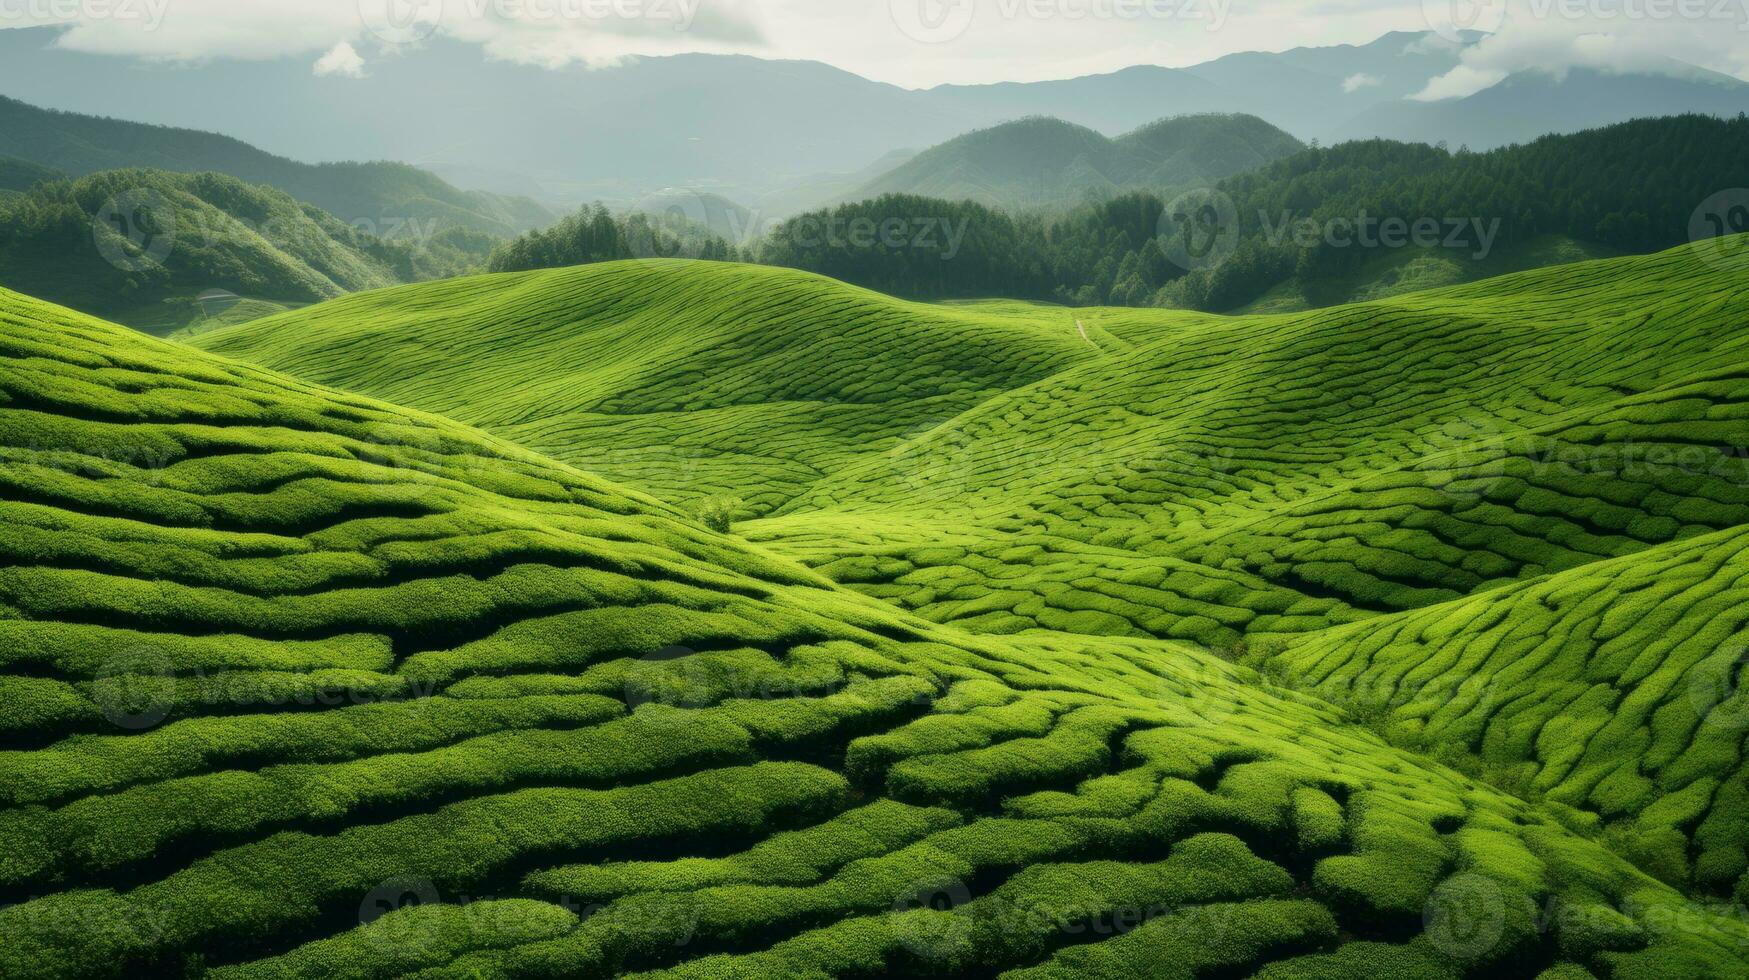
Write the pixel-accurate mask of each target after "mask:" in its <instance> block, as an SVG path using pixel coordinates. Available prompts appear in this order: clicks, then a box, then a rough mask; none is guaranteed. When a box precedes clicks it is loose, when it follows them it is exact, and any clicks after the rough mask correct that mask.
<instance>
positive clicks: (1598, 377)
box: [196, 239, 1749, 645]
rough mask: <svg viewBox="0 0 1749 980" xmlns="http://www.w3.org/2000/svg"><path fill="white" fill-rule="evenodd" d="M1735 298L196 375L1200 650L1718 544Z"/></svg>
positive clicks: (702, 301)
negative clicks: (571, 472)
mask: <svg viewBox="0 0 1749 980" xmlns="http://www.w3.org/2000/svg"><path fill="white" fill-rule="evenodd" d="M1728 241H1731V242H1735V241H1742V240H1741V239H1736V240H1728ZM1721 248H1722V249H1725V251H1722V252H1721V251H1719V249H1721ZM1746 261H1749V254H1745V252H1744V250H1743V249H1740V248H1737V247H1735V246H1733V245H1729V244H1726V245H1715V246H1712V247H1709V250H1707V251H1704V252H1702V251H1696V250H1694V249H1678V250H1676V251H1672V252H1668V253H1664V254H1662V255H1659V256H1652V257H1641V258H1628V259H1617V260H1608V261H1600V262H1592V263H1585V264H1581V265H1575V266H1567V267H1561V268H1559V269H1554V270H1539V271H1534V272H1528V273H1523V274H1519V275H1514V276H1507V277H1502V278H1498V279H1493V280H1488V281H1485V282H1482V283H1476V284H1471V285H1467V286H1461V287H1456V288H1452V289H1447V290H1441V291H1435V292H1429V293H1420V294H1414V295H1410V296H1403V297H1397V298H1393V299H1390V300H1386V301H1381V302H1377V303H1371V304H1362V305H1356V306H1348V307H1339V308H1333V309H1329V310H1320V311H1313V312H1308V313H1299V314H1293V315H1287V316H1276V317H1235V318H1227V317H1216V316H1207V315H1201V314H1192V313H1181V312H1169V311H1138V310H1099V311H1093V312H1091V313H1087V312H1085V311H1068V310H1063V309H1060V308H1054V307H1046V306H1030V305H1023V304H971V305H960V306H924V305H917V304H908V303H900V302H897V301H893V300H889V299H885V298H883V297H878V296H876V295H875V294H871V293H867V292H863V291H860V290H853V289H850V288H848V287H844V286H842V285H839V284H834V283H831V282H830V281H829V280H823V279H818V278H815V277H809V276H805V275H802V274H798V273H792V272H783V271H780V270H770V269H747V268H743V267H735V266H721V265H697V264H694V265H687V264H682V263H671V264H662V263H646V264H638V265H626V264H616V265H605V266H597V267H590V268H586V269H572V270H558V271H554V272H550V273H542V274H539V275H538V276H533V277H519V278H495V277H487V278H481V279H475V280H464V281H461V282H456V283H445V284H437V285H435V286H422V287H416V288H412V289H406V290H395V291H387V292H381V293H375V294H370V295H365V296H357V297H351V298H349V299H346V300H343V301H341V302H338V303H332V304H326V305H323V306H320V307H316V308H314V309H312V310H307V311H300V312H294V313H291V314H287V315H285V316H281V317H277V318H273V319H269V320H265V321H260V322H258V323H252V324H246V325H243V326H240V327H237V328H232V329H229V330H223V331H218V332H214V333H211V334H208V335H205V336H203V337H201V338H199V339H198V340H197V341H196V342H197V343H199V344H201V345H202V346H205V347H208V348H209V349H212V350H216V351H219V352H222V353H226V354H230V355H234V356H238V357H242V358H245V359H249V360H253V361H258V362H260V363H264V364H267V365H270V366H273V367H275V368H277V369H281V370H286V371H289V372H292V373H294V374H298V375H300V376H303V377H308V378H311V379H313V380H318V381H322V382H325V383H332V384H338V385H342V386H345V387H347V388H350V389H353V390H358V391H363V392H367V393H369V394H372V395H375V396H379V397H386V398H391V399H396V400H402V401H406V402H409V403H412V404H417V405H419V406H420V407H422V408H426V409H429V410H434V411H440V412H444V413H446V414H451V415H454V416H456V417H459V418H463V419H465V420H467V421H469V422H471V423H475V424H479V425H483V426H486V427H488V428H490V429H493V430H495V431H497V432H498V433H499V434H501V435H504V436H506V437H509V438H514V439H516V440H517V441H519V442H522V443H524V444H527V445H534V446H538V447H541V448H542V449H544V450H547V451H549V452H550V453H551V454H553V455H556V456H559V457H561V458H565V459H568V460H570V461H573V462H577V463H579V464H580V465H584V466H585V467H586V468H590V469H593V470H599V471H602V472H606V473H609V474H611V475H613V476H615V477H617V478H619V479H622V480H626V481H628V482H632V483H634V484H637V485H640V486H642V487H643V488H645V489H648V490H650V491H651V492H653V493H655V494H657V495H658V496H661V497H663V498H664V499H670V500H676V501H681V502H684V501H686V500H687V499H690V498H696V497H698V496H702V495H708V494H730V495H734V496H739V497H742V498H744V499H746V500H748V501H749V502H750V503H751V507H750V509H751V510H752V511H753V512H754V513H758V514H762V515H764V516H765V517H766V519H764V520H760V521H757V522H755V523H750V524H746V525H744V526H743V528H742V530H743V532H744V533H745V534H747V535H749V536H751V537H753V538H754V539H756V540H759V541H762V542H766V543H768V544H770V545H771V546H773V547H776V548H778V549H779V550H782V551H785V552H786V553H789V554H791V555H793V556H795V557H799V558H801V559H803V560H804V561H805V562H807V563H808V564H810V565H813V566H815V567H817V568H819V569H821V570H823V571H825V572H826V573H827V574H829V575H831V576H832V577H833V578H835V579H837V580H839V581H841V582H846V583H850V584H854V585H856V586H857V587H858V588H860V589H862V590H864V591H867V592H871V593H874V594H877V595H880V596H882V597H884V598H889V599H894V600H897V601H900V602H902V603H903V604H905V605H907V606H908V607H911V608H913V609H916V610H918V611H920V612H922V613H923V614H924V615H925V616H927V617H929V618H931V619H936V620H939V621H952V622H960V623H962V624H965V625H970V626H972V627H974V628H976V629H979V630H980V631H985V632H1011V631H1014V630H1018V629H1026V628H1032V627H1035V626H1043V627H1046V628H1051V629H1068V630H1072V631H1075V632H1083V633H1103V634H1112V635H1136V636H1146V635H1152V636H1176V637H1182V638H1186V639H1194V640H1197V641H1199V642H1202V643H1205V644H1209V645H1218V644H1225V643H1230V642H1232V641H1234V640H1235V639H1237V637H1238V636H1239V635H1240V634H1244V633H1254V634H1285V633H1297V632H1303V631H1305V630H1309V629H1321V628H1323V627H1325V626H1329V625H1332V624H1337V623H1343V622H1349V621H1353V620H1355V619H1360V618H1365V617H1367V616H1371V615H1376V614H1382V613H1389V612H1393V611H1398V610H1404V609H1411V608H1418V607H1422V606H1426V605H1429V604H1432V603H1437V602H1443V601H1447V600H1451V599H1455V598H1458V597H1460V596H1464V595H1469V594H1471V593H1474V592H1476V591H1478V590H1482V589H1486V588H1489V587H1491V586H1494V585H1499V584H1503V583H1505V582H1509V581H1514V580H1518V579H1523V578H1530V577H1534V576H1537V575H1540V574H1543V573H1545V572H1551V571H1559V570H1563V569H1569V568H1574V567H1578V566H1580V565H1583V564H1585V563H1587V562H1591V561H1595V560H1597V559H1600V558H1606V557H1613V556H1618V555H1623V554H1628V553H1631V552H1634V551H1636V550H1639V549H1642V548H1646V547H1649V546H1652V545H1656V544H1660V543H1665V542H1669V541H1673V540H1679V539H1682V538H1686V537H1690V536H1693V535H1696V534H1704V533H1709V532H1712V531H1716V530H1720V529H1724V528H1728V527H1732V526H1735V525H1737V524H1739V523H1743V522H1745V521H1746V520H1749V498H1746V497H1745V492H1744V489H1743V484H1744V481H1745V479H1746V478H1749V459H1746V455H1749V454H1746V453H1745V452H1740V451H1738V450H1737V448H1736V447H1741V446H1745V445H1749V432H1746V431H1744V429H1743V426H1742V424H1741V423H1738V422H1735V421H1733V419H1734V418H1735V415H1734V412H1733V409H1731V407H1730V406H1731V405H1732V404H1734V402H1735V401H1736V400H1737V395H1736V391H1737V388H1738V387H1739V385H1738V383H1737V382H1735V381H1733V380H1732V378H1733V377H1734V375H1732V374H1731V373H1730V372H1731V371H1732V370H1733V369H1734V367H1735V366H1736V365H1738V364H1739V363H1740V359H1739V356H1738V355H1737V353H1736V351H1737V350H1738V349H1739V348H1740V347H1741V346H1742V344H1743V336H1742V332H1741V326H1740V325H1741V323H1742V322H1743V320H1744V318H1745V315H1746V314H1749V296H1745V294H1744V293H1743V292H1742V291H1741V290H1740V289H1737V288H1736V286H1735V283H1736V282H1737V278H1738V276H1739V275H1740V274H1741V271H1742V269H1743V267H1744V264H1745V262H1746ZM774 311H775V312H774ZM1720 372H1723V373H1720ZM512 378H515V379H517V383H516V384H514V385H512V384H511V383H510V381H511V379H512ZM1703 379H1706V380H1705V383H1704V384H1703V386H1702V387H1700V388H1694V387H1691V385H1692V384H1693V383H1698V382H1702V381H1703ZM1576 467H1582V468H1586V469H1587V472H1584V473H1580V474H1576V473H1574V472H1572V471H1573V470H1574V469H1575V468H1576Z"/></svg>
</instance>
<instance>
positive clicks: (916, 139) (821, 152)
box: [0, 28, 1749, 218]
mask: <svg viewBox="0 0 1749 980" xmlns="http://www.w3.org/2000/svg"><path fill="white" fill-rule="evenodd" d="M57 36H58V33H57V30H56V29H53V28H33V29H15V30H5V31H0V91H4V92H6V93H7V94H8V95H11V96H13V97H16V98H20V99H23V100H25V101H27V102H31V103H33V104H36V105H43V106H50V107H54V108H59V109H67V110H72V111H77V112H84V113H100V114H105V115H113V116H118V117H122V118H127V119H135V120H139V121H142V122H150V123H157V124H164V125H172V126H178V127H185V128H194V129H199V130H211V131H218V132H223V133H227V134H229V135H232V136H235V137H237V138H239V139H242V140H245V141H247V142H249V143H250V144H252V145H254V146H259V147H261V148H262V149H264V150H266V151H267V152H269V153H274V154H280V155H283V156H287V157H293V158H296V159H299V160H308V161H339V160H358V159H396V160H402V161H405V162H407V163H410V164H414V165H416V166H419V167H422V168H425V169H428V170H431V171H433V172H435V173H437V174H439V175H440V176H445V177H447V178H449V179H451V180H454V181H465V182H467V183H469V184H470V185H474V186H488V187H491V188H493V189H494V190H496V191H499V192H509V193H516V194H530V195H534V196H536V197H537V198H538V199H540V200H541V201H542V202H543V203H547V204H550V205H556V206H560V207H564V208H569V207H572V206H574V205H576V204H578V203H582V202H585V201H590V200H597V199H599V200H603V201H605V202H607V203H609V204H611V205H615V206H620V207H624V206H629V205H632V204H635V203H636V202H637V201H638V200H639V199H641V198H642V197H644V196H646V195H648V194H651V193H654V192H656V191H660V190H663V189H665V188H676V187H678V188H685V189H688V190H692V191H697V192H701V193H714V194H721V195H723V196H725V197H728V198H730V199H733V200H735V201H739V202H741V203H743V204H746V205H748V206H752V207H755V209H756V210H761V211H762V212H764V213H765V216H766V217H767V218H770V217H774V216H777V215H779V214H782V213H784V212H785V211H786V210H787V209H790V208H794V207H800V206H808V205H809V204H810V203H817V202H818V201H821V200H830V199H831V197H830V196H827V197H824V198H821V197H814V198H813V199H812V201H810V199H809V198H808V197H807V196H805V195H804V196H801V197H791V196H787V195H785V194H784V193H783V192H784V189H785V188H789V187H795V186H812V187H815V188H820V187H822V185H826V186H830V185H831V184H832V183H833V178H831V177H823V176H822V175H844V174H853V173H856V172H857V171H861V170H864V169H866V168H868V167H869V165H870V163H871V161H874V160H877V159H878V158H880V157H882V156H884V155H886V154H889V153H891V152H893V151H894V150H896V149H898V148H901V147H922V146H933V145H935V144H938V143H942V142H945V141H947V140H950V139H952V138H954V137H956V136H960V135H962V134H965V133H968V132H970V131H973V130H977V129H984V128H988V127H991V126H994V125H997V124H1000V123H1003V122H1008V121H1012V120H1015V119H1019V118H1024V117H1028V116H1036V115H1048V116H1051V117H1054V118H1058V119H1062V120H1064V121H1066V122H1070V123H1074V124H1076V125H1079V126H1083V127H1086V128H1089V129H1092V130H1094V131H1096V132H1099V133H1101V134H1104V135H1106V136H1113V137H1115V136H1117V135H1118V134H1121V133H1127V132H1130V131H1132V130H1134V129H1136V128H1137V127H1139V126H1142V125H1145V124H1146V123H1148V122H1149V121H1151V120H1154V119H1158V118H1160V117H1161V116H1163V115H1171V114H1188V113H1203V112H1220V113H1247V114H1250V115H1255V116H1258V117H1259V118H1261V119H1264V120H1266V121H1267V122H1269V123H1270V124H1272V125H1275V126H1278V127H1280V128H1281V129H1283V130H1285V131H1286V132H1288V133H1291V134H1292V135H1293V136H1295V137H1297V138H1299V139H1301V140H1307V141H1309V140H1311V139H1319V140H1322V141H1324V142H1331V141H1333V140H1335V139H1337V138H1354V137H1367V136H1384V137H1390V138H1398V139H1426V138H1429V137H1430V136H1431V137H1432V138H1434V139H1447V140H1450V141H1454V143H1468V144H1469V145H1470V146H1471V147H1472V148H1474V149H1478V150H1480V149H1485V148H1489V147H1493V146H1498V145H1503V144H1506V143H1510V142H1515V141H1522V140H1524V139H1527V138H1530V137H1534V136H1536V135H1539V134H1540V133H1542V132H1545V131H1561V132H1570V131H1574V130H1577V129H1580V128H1583V127H1586V126H1594V125H1602V124H1605V123H1609V122H1615V121H1621V120H1626V119H1630V118H1635V117H1639V116H1645V115H1666V114H1674V113H1679V112H1685V111H1701V112H1708V113H1714V114H1724V115H1735V114H1736V112H1738V111H1742V110H1743V109H1749V86H1745V85H1744V84H1743V83H1739V82H1735V81H1734V80H1726V81H1720V79H1721V78H1723V76H1711V77H1708V76H1707V75H1706V74H1705V73H1701V72H1700V71H1699V70H1698V69H1695V70H1693V71H1689V70H1688V69H1687V68H1684V67H1682V66H1676V70H1679V71H1683V72H1684V73H1685V77H1680V78H1679V77H1672V76H1668V75H1657V76H1646V75H1623V76H1602V75H1598V74H1597V73H1588V72H1577V71H1576V72H1572V73H1569V74H1568V75H1566V76H1565V78H1564V80H1559V81H1557V80H1556V79H1555V78H1554V77H1553V76H1549V75H1540V76H1529V77H1528V78H1527V79H1521V80H1519V81H1518V82H1517V84H1516V86H1514V87H1508V88H1500V87H1497V88H1496V89H1493V90H1489V91H1487V92H1483V93H1479V94H1477V95H1475V96H1472V97H1470V98H1468V99H1458V100H1451V101H1448V102H1433V103H1427V102H1414V101H1409V100H1408V99H1407V97H1408V96H1409V95H1412V94H1414V93H1415V92H1418V91H1420V90H1421V89H1422V88H1424V87H1425V85H1426V84H1427V82H1428V81H1429V80H1431V79H1433V78H1435V77H1437V76H1439V75H1441V74H1443V73H1444V72H1446V71H1448V70H1450V69H1451V68H1452V67H1453V66H1455V65H1456V64H1458V57H1459V54H1460V52H1461V48H1462V44H1461V43H1452V42H1446V41H1444V40H1442V39H1440V38H1438V36H1437V35H1433V34H1410V33H1393V34H1386V35H1384V36H1382V37H1380V38H1378V39H1377V40H1375V41H1372V42H1370V43H1368V44H1363V45H1339V46H1332V47H1320V48H1298V49H1293V50H1290V51H1284V52H1279V53H1255V52H1254V53H1244V54H1234V55H1229V56H1227V57H1224V58H1219V59H1216V60H1214V61H1210V62H1207V63H1204V64H1201V65H1195V66H1191V67H1187V68H1162V67H1155V66H1137V67H1132V68H1128V69H1124V70H1122V71H1117V72H1112V73H1108V74H1102V75H1091V76H1085V77H1080V78H1072V79H1063V80H1058V81H1043V82H1025V83H1022V82H1010V83H1001V84H989V85H943V86H938V87H936V88H932V89H927V90H920V91H919V90H909V89H904V88H900V87H898V86H894V85H889V84H885V83H881V82H875V81H870V80H868V79H865V78H862V77H860V76H857V75H854V74H851V73H849V72H846V71H842V70H840V69H837V68H834V67H831V66H828V65H824V64H820V63H817V62H807V61H769V60H762V59H758V58H752V57H747V56H740V55H735V56H726V55H700V54H691V55H678V56H673V57H665V58H634V59H628V60H627V61H626V62H624V63H623V64H620V65H619V66H617V67H612V68H605V69H596V70H590V69H586V68H583V67H581V66H573V67H569V68H563V69H558V70H549V69H545V68H540V67H535V66H530V65H522V64H513V63H509V62H503V61H493V60H490V59H488V58H487V57H486V55H485V54H484V52H483V51H482V50H481V49H479V48H478V47H475V46H472V45H467V44H463V43H460V42H455V41H449V40H444V39H437V40H434V41H431V42H429V43H427V44H425V45H423V46H421V47H418V48H416V49H410V50H407V51H403V52H400V53H398V54H397V55H396V56H395V57H388V58H384V57H377V58H373V59H370V62H369V65H368V71H367V72H366V73H365V76H364V77H362V78H352V77H339V76H327V77H321V76H317V75H316V74H315V73H314V72H312V71H311V65H310V60H309V59H308V58H279V59H270V60H264V61H242V60H215V61H209V62H202V63H198V64H178V65H164V64H155V63H150V62H144V61H139V60H131V59H124V58H115V57H105V56H101V55H92V54H84V53H79V52H74V51H68V50H63V49H59V48H55V47H53V46H52V45H53V42H54V40H55V39H56V37H57ZM1478 37H1479V35H1469V36H1467V37H1466V39H1465V41H1464V42H1463V43H1473V42H1474V41H1475V40H1476V39H1477V38H1478ZM1727 82H1728V84H1727ZM1617 83H1620V84H1617ZM1624 85H1625V86H1627V88H1628V89H1631V91H1624V89H1623V86H1624ZM264 107H271V111H264ZM4 131H5V127H4V126H0V133H3V132H4ZM5 152H13V153H14V154H15V155H16V151H10V150H7V149H6V148H5V146H4V144H0V153H5ZM37 162H42V163H47V164H48V165H51V166H56V165H57V164H56V162H55V161H53V160H38V161H37ZM240 176H245V178H246V179H253V180H264V179H265V178H264V176H263V175H259V174H247V175H243V174H240ZM871 176H872V175H871ZM267 182H272V181H267ZM275 186H281V185H280V184H275ZM851 186H856V185H851ZM287 189H288V191H290V192H292V193H296V194H299V196H303V197H306V199H310V200H318V199H317V198H315V197H313V196H310V195H309V193H308V192H307V191H304V192H302V193H300V192H299V191H294V190H291V189H290V188H287ZM761 202H773V203H771V204H770V205H769V206H763V207H762V206H761ZM318 203H320V202H319V201H318Z"/></svg>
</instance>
